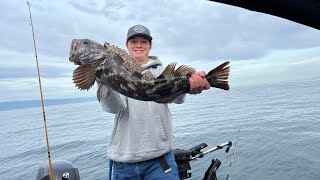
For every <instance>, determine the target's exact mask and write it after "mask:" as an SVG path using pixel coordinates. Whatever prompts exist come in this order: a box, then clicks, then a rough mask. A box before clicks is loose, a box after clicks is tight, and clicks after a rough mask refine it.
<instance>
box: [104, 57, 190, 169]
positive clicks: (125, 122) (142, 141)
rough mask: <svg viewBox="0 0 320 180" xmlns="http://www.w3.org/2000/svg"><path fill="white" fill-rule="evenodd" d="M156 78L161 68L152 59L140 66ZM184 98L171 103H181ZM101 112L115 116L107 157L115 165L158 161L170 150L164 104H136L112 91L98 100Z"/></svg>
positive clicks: (169, 128)
mask: <svg viewBox="0 0 320 180" xmlns="http://www.w3.org/2000/svg"><path fill="white" fill-rule="evenodd" d="M143 67H144V68H145V71H146V70H148V71H151V72H152V73H153V75H155V77H157V76H159V75H160V74H161V73H162V71H163V70H164V67H162V63H161V62H160V60H159V59H158V58H157V57H155V56H150V57H149V60H148V62H147V63H146V64H145V65H143ZM184 100H185V95H181V96H179V97H178V98H177V99H176V100H175V101H174V102H175V103H178V104H180V103H183V102H184ZM101 106H102V109H103V110H104V111H107V112H109V113H113V114H116V116H115V120H114V128H113V131H112V135H111V138H110V141H109V144H108V157H109V158H110V159H112V160H114V161H117V162H127V163H134V162H140V161H145V160H149V159H153V158H157V157H160V156H162V155H163V154H166V153H167V152H169V151H170V150H171V147H172V117H171V113H170V110H169V108H168V105H167V104H159V103H156V102H152V101H139V100H135V99H132V98H128V97H126V96H123V95H121V94H119V93H117V92H114V91H112V92H111V94H110V95H107V96H106V97H105V98H104V99H102V100H101Z"/></svg>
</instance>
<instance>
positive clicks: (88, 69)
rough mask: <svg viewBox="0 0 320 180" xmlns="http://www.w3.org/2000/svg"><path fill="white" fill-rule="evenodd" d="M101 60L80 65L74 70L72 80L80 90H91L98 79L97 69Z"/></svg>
mask: <svg viewBox="0 0 320 180" xmlns="http://www.w3.org/2000/svg"><path fill="white" fill-rule="evenodd" d="M98 66H100V62H95V63H93V64H84V65H80V66H78V67H77V68H76V69H75V70H74V71H73V77H72V80H73V82H74V83H75V84H76V87H78V89H80V90H89V89H90V88H91V86H92V85H93V84H94V83H95V80H96V69H97V67H98Z"/></svg>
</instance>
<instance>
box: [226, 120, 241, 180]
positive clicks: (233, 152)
mask: <svg viewBox="0 0 320 180" xmlns="http://www.w3.org/2000/svg"><path fill="white" fill-rule="evenodd" d="M240 127H241V126H239V129H238V133H237V138H236V143H235V144H234V148H233V151H232V155H231V159H230V163H229V167H228V173H227V177H226V180H229V177H230V175H231V167H232V162H233V158H234V156H235V153H236V148H237V144H238V141H239V133H240Z"/></svg>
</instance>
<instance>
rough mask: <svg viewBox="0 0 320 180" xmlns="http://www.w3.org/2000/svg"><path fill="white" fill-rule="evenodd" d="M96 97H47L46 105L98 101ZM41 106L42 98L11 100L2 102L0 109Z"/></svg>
mask: <svg viewBox="0 0 320 180" xmlns="http://www.w3.org/2000/svg"><path fill="white" fill-rule="evenodd" d="M96 100H97V99H96V98H95V97H82V98H67V99H45V100H44V104H45V106H55V105H61V104H70V103H81V102H91V101H96ZM33 107H41V100H40V99H39V100H25V101H11V102H0V111H7V110H15V109H25V108H33Z"/></svg>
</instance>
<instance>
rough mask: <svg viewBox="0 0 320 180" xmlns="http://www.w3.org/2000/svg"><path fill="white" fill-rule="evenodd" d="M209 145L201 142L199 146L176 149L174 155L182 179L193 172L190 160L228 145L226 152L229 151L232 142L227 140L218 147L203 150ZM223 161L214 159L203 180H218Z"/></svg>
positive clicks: (189, 176) (188, 176)
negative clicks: (217, 173)
mask: <svg viewBox="0 0 320 180" xmlns="http://www.w3.org/2000/svg"><path fill="white" fill-rule="evenodd" d="M207 146H208V145H207V144H206V143H201V144H199V145H197V146H194V147H192V148H190V149H186V150H185V149H174V150H173V153H174V157H175V161H176V163H177V166H178V172H179V177H180V179H181V180H183V179H188V178H191V175H192V173H191V172H189V171H191V165H190V161H192V160H196V159H197V158H202V157H203V156H204V155H206V154H208V153H211V152H214V151H217V150H220V149H223V148H224V147H226V151H225V152H226V153H228V152H229V150H230V147H231V146H232V142H231V141H229V142H226V143H223V144H220V145H218V146H216V147H213V148H210V149H209V150H207V151H204V152H202V151H201V150H202V149H204V148H206V147H207ZM220 165H221V162H220V161H219V159H212V161H211V164H210V166H209V167H208V169H207V171H206V173H205V175H204V178H203V180H217V176H216V171H217V170H218V168H219V166H220Z"/></svg>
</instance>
